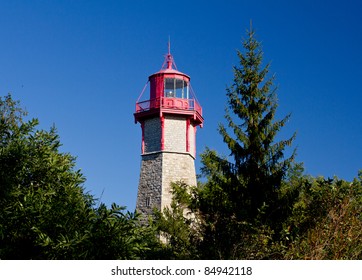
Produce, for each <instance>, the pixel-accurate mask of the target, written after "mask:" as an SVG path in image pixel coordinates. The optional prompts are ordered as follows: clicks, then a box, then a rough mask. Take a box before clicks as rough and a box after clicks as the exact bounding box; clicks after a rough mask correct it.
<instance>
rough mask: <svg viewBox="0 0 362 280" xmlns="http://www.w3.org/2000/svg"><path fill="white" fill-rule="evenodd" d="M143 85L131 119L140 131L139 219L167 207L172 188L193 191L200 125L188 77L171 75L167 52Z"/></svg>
mask: <svg viewBox="0 0 362 280" xmlns="http://www.w3.org/2000/svg"><path fill="white" fill-rule="evenodd" d="M148 83H149V96H147V97H146V98H145V100H140V99H141V97H142V95H143V93H144V91H145V89H146V87H145V89H144V90H143V92H142V93H141V96H140V98H139V100H137V102H136V110H135V113H134V118H135V122H136V123H139V124H140V126H141V130H142V140H141V143H142V144H141V170H140V177H139V185H138V194H137V203H136V210H137V211H138V212H139V213H142V214H143V218H144V219H147V216H149V215H152V212H153V208H155V207H156V208H157V209H159V210H163V209H164V208H165V207H167V206H169V205H170V204H171V201H172V194H171V183H172V182H177V181H183V182H185V183H186V184H188V185H191V186H195V185H196V172H195V157H196V130H197V127H198V126H200V127H202V125H203V122H204V119H203V117H202V108H201V106H200V104H199V103H198V101H197V99H196V96H195V94H194V93H193V91H192V89H191V85H190V77H189V76H188V75H186V74H184V73H182V72H180V71H178V70H177V67H176V64H175V62H174V59H173V56H172V55H171V53H170V47H169V48H168V53H167V54H166V55H165V60H164V63H163V65H162V67H161V70H160V71H158V72H157V73H155V74H152V75H151V76H149V77H148ZM146 85H147V84H146Z"/></svg>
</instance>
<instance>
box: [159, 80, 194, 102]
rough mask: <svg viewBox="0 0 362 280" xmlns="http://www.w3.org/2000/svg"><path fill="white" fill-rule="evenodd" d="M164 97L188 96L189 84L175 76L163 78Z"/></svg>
mask: <svg viewBox="0 0 362 280" xmlns="http://www.w3.org/2000/svg"><path fill="white" fill-rule="evenodd" d="M164 89H165V92H164V96H165V97H171V98H172V97H173V98H184V99H188V98H189V86H188V84H187V82H186V81H184V80H181V79H175V78H166V79H165V87H164Z"/></svg>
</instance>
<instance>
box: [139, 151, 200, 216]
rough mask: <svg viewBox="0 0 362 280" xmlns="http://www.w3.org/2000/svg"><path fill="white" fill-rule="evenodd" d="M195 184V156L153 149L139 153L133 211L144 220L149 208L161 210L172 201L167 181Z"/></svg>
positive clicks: (148, 214) (150, 213) (151, 211)
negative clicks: (139, 164) (154, 150)
mask: <svg viewBox="0 0 362 280" xmlns="http://www.w3.org/2000/svg"><path fill="white" fill-rule="evenodd" d="M177 181H183V182H184V183H186V184H187V185H190V186H196V172H195V159H194V157H193V156H191V154H190V153H177V152H167V151H162V152H153V153H148V154H143V155H142V162H141V172H140V180H139V185H138V195H137V203H136V210H137V212H139V213H141V214H142V218H141V221H142V222H143V223H147V221H148V216H150V215H151V216H152V214H153V209H154V208H157V209H158V210H163V209H164V208H165V207H169V206H170V205H171V201H172V194H171V183H172V182H177Z"/></svg>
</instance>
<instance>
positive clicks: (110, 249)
mask: <svg viewBox="0 0 362 280" xmlns="http://www.w3.org/2000/svg"><path fill="white" fill-rule="evenodd" d="M25 116H26V113H25V112H24V111H23V110H22V109H21V108H19V102H15V101H13V100H12V98H11V96H10V95H8V96H6V97H5V98H4V99H2V98H0V194H1V195H0V212H1V215H0V259H139V258H147V257H148V256H149V255H150V253H149V251H151V248H152V249H153V250H157V248H158V247H160V245H159V242H158V240H157V239H156V237H155V231H154V229H152V228H150V227H142V226H141V225H140V224H139V219H138V216H137V215H136V214H134V213H129V212H127V213H125V212H124V210H125V209H124V207H120V206H117V205H115V204H113V205H112V207H111V208H110V209H108V208H107V207H106V206H105V205H103V204H101V205H100V206H98V207H96V208H95V207H94V205H95V202H96V201H95V199H94V198H93V196H91V195H89V194H87V193H85V192H84V188H83V183H84V181H85V178H84V176H83V175H82V174H81V172H80V171H79V170H76V169H75V158H74V157H73V156H71V155H70V154H67V153H62V152H60V151H59V148H60V146H61V144H60V140H59V136H58V135H57V133H56V130H55V128H54V127H53V128H51V129H50V130H49V131H44V130H37V129H36V126H37V124H38V121H37V120H35V119H33V120H30V121H28V122H24V121H23V118H24V117H25Z"/></svg>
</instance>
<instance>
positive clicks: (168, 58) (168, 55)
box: [166, 36, 173, 69]
mask: <svg viewBox="0 0 362 280" xmlns="http://www.w3.org/2000/svg"><path fill="white" fill-rule="evenodd" d="M167 47H168V53H167V57H166V60H167V69H172V63H173V59H172V55H171V40H170V36H168V46H167Z"/></svg>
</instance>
